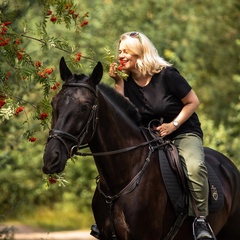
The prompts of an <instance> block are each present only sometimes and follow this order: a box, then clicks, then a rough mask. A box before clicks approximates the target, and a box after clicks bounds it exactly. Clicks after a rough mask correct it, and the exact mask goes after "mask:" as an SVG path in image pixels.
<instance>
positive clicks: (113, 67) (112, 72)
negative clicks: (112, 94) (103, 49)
mask: <svg viewBox="0 0 240 240" xmlns="http://www.w3.org/2000/svg"><path fill="white" fill-rule="evenodd" d="M117 67H118V65H117V63H111V64H110V68H109V76H110V77H111V78H113V79H114V81H115V90H116V91H117V92H119V93H120V94H122V95H123V96H124V80H123V78H122V77H121V76H120V75H119V74H117Z"/></svg>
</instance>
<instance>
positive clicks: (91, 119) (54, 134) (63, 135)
mask: <svg viewBox="0 0 240 240" xmlns="http://www.w3.org/2000/svg"><path fill="white" fill-rule="evenodd" d="M63 86H68V87H84V88H87V89H89V90H90V91H91V92H92V93H93V94H94V95H95V102H94V104H93V106H92V110H91V112H90V114H89V116H88V120H87V123H86V125H85V127H84V128H83V129H82V131H81V133H80V134H79V137H75V136H73V135H72V134H70V133H67V132H64V131H61V130H57V129H51V130H50V132H49V137H48V141H49V140H51V139H52V138H54V139H58V140H59V141H60V142H61V143H62V144H63V145H64V146H65V148H66V150H67V153H68V158H71V157H73V155H74V149H76V150H77V149H78V148H79V147H80V146H81V145H82V143H83V141H84V138H85V136H86V135H87V133H88V130H89V127H90V123H92V135H91V138H90V140H91V139H92V137H93V134H94V133H95V130H96V126H97V121H98V117H97V109H98V104H97V98H98V97H97V92H96V90H95V89H94V88H93V87H91V86H90V85H88V84H86V83H64V84H63ZM64 139H65V140H69V141H71V142H73V143H74V146H73V147H72V148H71V149H69V148H68V146H67V144H66V142H65V140H64ZM90 140H89V141H90Z"/></svg>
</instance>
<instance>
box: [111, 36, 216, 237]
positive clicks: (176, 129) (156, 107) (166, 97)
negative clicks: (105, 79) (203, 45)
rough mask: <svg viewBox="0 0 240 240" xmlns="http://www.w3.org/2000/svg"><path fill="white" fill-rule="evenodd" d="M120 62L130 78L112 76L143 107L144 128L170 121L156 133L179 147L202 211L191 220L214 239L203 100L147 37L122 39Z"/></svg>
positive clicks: (197, 232) (197, 231) (113, 66)
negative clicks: (154, 122) (200, 112)
mask: <svg viewBox="0 0 240 240" xmlns="http://www.w3.org/2000/svg"><path fill="white" fill-rule="evenodd" d="M118 60H119V61H120V68H119V67H118V69H121V71H123V72H125V73H127V74H128V78H127V79H126V80H124V79H123V78H122V77H121V76H120V75H119V74H117V71H116V69H117V64H111V66H110V70H109V75H110V77H112V78H113V79H114V80H115V89H116V90H117V91H118V92H119V93H121V94H122V95H124V96H125V97H127V98H128V99H129V100H130V101H131V102H132V103H133V104H134V105H135V106H136V107H137V108H138V110H139V112H140V114H141V115H142V118H143V124H144V125H148V123H149V122H150V121H151V120H153V119H160V118H163V119H164V120H163V124H162V125H161V126H159V127H157V129H156V130H157V131H159V134H160V135H161V136H162V137H164V138H168V139H170V140H172V142H173V143H174V144H175V145H176V146H177V148H178V151H179V154H180V157H181V160H182V164H183V169H184V171H185V174H186V178H187V182H188V187H189V190H190V195H191V198H192V199H193V201H194V202H195V204H196V209H195V208H194V207H189V216H193V217H194V218H195V221H194V231H195V232H194V235H195V236H196V239H213V238H214V236H212V232H211V230H210V229H209V227H208V224H207V221H206V216H207V215H208V192H209V188H208V180H207V168H206V166H205V162H204V161H205V160H204V150H203V140H202V139H203V133H202V130H201V124H200V122H199V119H198V116H197V114H196V112H195V110H196V109H197V107H198V105H199V100H198V97H197V95H196V94H195V92H194V91H193V90H192V88H191V86H190V85H189V84H188V82H187V81H186V80H185V79H184V78H183V77H182V76H181V75H180V73H179V72H178V71H177V70H176V69H175V68H174V67H172V66H171V64H170V63H168V62H167V61H165V60H164V59H163V58H162V57H160V56H159V55H158V52H157V50H156V48H155V47H154V45H153V44H152V42H151V41H150V40H149V39H148V38H147V37H146V36H145V35H144V34H142V33H139V32H129V33H124V34H122V35H121V36H120V39H119V42H118ZM190 202H191V201H190Z"/></svg>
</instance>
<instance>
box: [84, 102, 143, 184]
mask: <svg viewBox="0 0 240 240" xmlns="http://www.w3.org/2000/svg"><path fill="white" fill-rule="evenodd" d="M143 141H144V137H143V135H142V133H141V130H140V128H139V127H138V126H136V125H135V124H134V123H133V122H132V121H130V120H129V119H128V118H127V116H125V115H124V114H122V113H121V112H120V111H117V109H116V108H114V107H113V106H112V105H111V104H109V102H106V101H104V99H101V100H100V102H99V110H98V125H97V129H96V132H95V134H94V137H93V139H92V141H91V142H90V143H89V146H90V149H91V151H92V152H93V153H94V152H101V153H103V152H111V151H115V150H121V149H125V148H128V147H131V146H135V145H138V144H139V143H142V142H143ZM141 151H142V150H140V151H139V150H138V151H137V152H138V153H136V150H133V151H127V152H124V153H117V154H106V155H104V156H101V157H95V162H96V166H97V168H98V171H99V174H100V177H101V175H102V177H103V178H104V179H105V181H106V183H107V185H108V186H109V185H110V186H109V187H110V188H111V185H112V186H116V185H117V186H118V187H119V188H121V187H122V186H125V185H126V182H129V180H130V179H131V178H132V177H133V176H134V174H136V172H137V171H138V170H139V167H138V166H137V165H138V164H141V153H140V152H141ZM139 153H140V154H139ZM133 154H134V156H136V157H134V158H133Z"/></svg>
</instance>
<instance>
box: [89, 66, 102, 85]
mask: <svg viewBox="0 0 240 240" xmlns="http://www.w3.org/2000/svg"><path fill="white" fill-rule="evenodd" d="M102 76H103V65H102V63H101V62H98V63H97V65H96V66H95V68H94V69H93V72H92V74H91V79H92V81H93V83H94V84H95V85H97V84H98V83H99V82H100V81H101V79H102Z"/></svg>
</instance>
